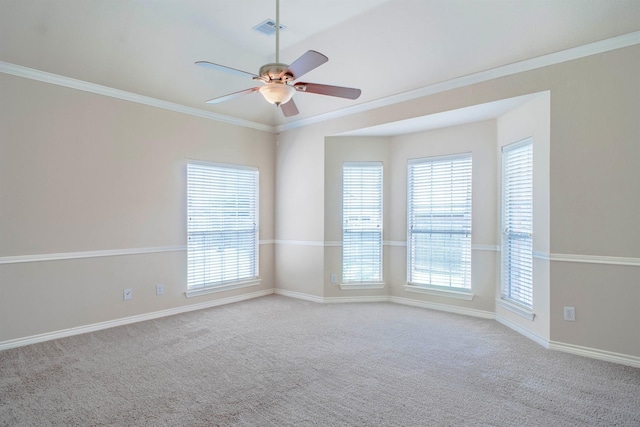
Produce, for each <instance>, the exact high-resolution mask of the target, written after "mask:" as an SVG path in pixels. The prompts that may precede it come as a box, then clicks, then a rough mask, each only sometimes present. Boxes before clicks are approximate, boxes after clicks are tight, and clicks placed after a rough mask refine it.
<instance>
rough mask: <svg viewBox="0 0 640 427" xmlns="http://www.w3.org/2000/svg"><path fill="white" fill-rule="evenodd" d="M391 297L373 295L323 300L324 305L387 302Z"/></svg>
mask: <svg viewBox="0 0 640 427" xmlns="http://www.w3.org/2000/svg"><path fill="white" fill-rule="evenodd" d="M387 301H389V297H388V296H386V295H371V296H361V297H327V298H323V299H322V302H324V303H342V302H387Z"/></svg>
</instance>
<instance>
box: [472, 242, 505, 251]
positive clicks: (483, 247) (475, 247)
mask: <svg viewBox="0 0 640 427" xmlns="http://www.w3.org/2000/svg"><path fill="white" fill-rule="evenodd" d="M471 250H472V251H490V252H500V246H499V245H478V244H475V243H474V244H472V245H471Z"/></svg>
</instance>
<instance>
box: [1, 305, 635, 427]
mask: <svg viewBox="0 0 640 427" xmlns="http://www.w3.org/2000/svg"><path fill="white" fill-rule="evenodd" d="M0 425H2V426H75V425H80V426H85V425H86V426H89V425H91V426H93V425H97V426H102V425H109V426H129V425H134V426H165V425H169V426H596V425H602V426H639V425H640V369H637V368H631V367H627V366H622V365H616V364H612V363H608V362H602V361H597V360H591V359H586V358H582V357H578V356H573V355H568V354H564V353H559V352H554V351H549V350H545V349H544V348H542V347H540V346H539V345H537V344H535V343H533V342H531V341H529V340H528V339H526V338H524V337H522V336H520V335H518V334H517V333H515V332H513V331H511V330H509V329H507V328H505V327H503V326H502V325H500V324H498V323H496V322H495V321H490V320H480V319H475V318H469V317H464V316H458V315H454V314H448V313H440V312H434V311H429V310H424V309H420V308H414V307H406V306H401V305H396V304H391V303H364V304H325V305H321V304H315V303H310V302H305V301H299V300H294V299H289V298H285V297H280V296H269V297H264V298H260V299H256V300H251V301H246V302H242V303H237V304H232V305H228V306H223V307H217V308H212V309H208V310H203V311H198V312H192V313H187V314H182V315H178V316H173V317H169V318H164V319H158V320H153V321H148V322H143V323H138V324H134V325H128V326H122V327H118V328H113V329H108V330H104V331H100V332H94V333H90V334H85V335H80V336H76V337H70V338H64V339H60V340H56V341H50V342H46V343H41V344H35V345H31V346H28V347H22V348H17V349H12V350H7V351H3V352H0Z"/></svg>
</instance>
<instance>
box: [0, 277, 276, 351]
mask: <svg viewBox="0 0 640 427" xmlns="http://www.w3.org/2000/svg"><path fill="white" fill-rule="evenodd" d="M271 294H273V289H266V290H263V291H256V292H251V293H247V294H242V295H237V296H233V297H228V298H221V299H216V300H211V301H205V302H201V303H198V304H189V305H184V306H180V307H175V308H169V309H166V310H160V311H154V312H151V313H145V314H139V315H136V316H130V317H123V318H121V319H115V320H108V321H106V322H100V323H93V324H90V325H85V326H78V327H75V328H68V329H63V330H60V331H54V332H47V333H44V334H38V335H32V336H29V337H24V338H18V339H14V340H8V341H2V342H0V351H2V350H8V349H10V348H16V347H22V346H25V345H30V344H36V343H39V342H44V341H50V340H55V339H58V338H65V337H70V336H73V335H80V334H86V333H88V332H95V331H100V330H102V329H109V328H113V327H116V326H122V325H129V324H131V323H137V322H144V321H145V320H153V319H158V318H160V317H167V316H173V315H175V314H180V313H187V312H189V311H196V310H202V309H205V308H211V307H216V306H219V305H225V304H231V303H234V302H240V301H245V300H249V299H253V298H259V297H263V296H267V295H271Z"/></svg>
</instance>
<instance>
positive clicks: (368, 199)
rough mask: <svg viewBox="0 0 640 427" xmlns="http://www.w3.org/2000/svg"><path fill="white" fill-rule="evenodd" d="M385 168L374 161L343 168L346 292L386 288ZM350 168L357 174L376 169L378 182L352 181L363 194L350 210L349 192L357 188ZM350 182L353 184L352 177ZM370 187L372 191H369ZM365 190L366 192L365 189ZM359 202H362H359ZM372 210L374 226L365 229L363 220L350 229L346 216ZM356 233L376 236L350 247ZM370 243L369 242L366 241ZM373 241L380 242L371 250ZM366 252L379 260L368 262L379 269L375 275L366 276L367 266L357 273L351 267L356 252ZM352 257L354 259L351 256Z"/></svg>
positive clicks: (342, 285)
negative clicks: (354, 289) (348, 203)
mask: <svg viewBox="0 0 640 427" xmlns="http://www.w3.org/2000/svg"><path fill="white" fill-rule="evenodd" d="M383 168H384V165H383V162H380V161H373V162H344V163H343V165H342V205H341V208H342V209H341V213H342V219H341V222H342V274H341V288H342V289H350V288H357V289H363V288H364V287H366V286H372V287H376V288H377V287H380V286H381V285H382V286H383V285H384V282H383V277H384V249H383V246H384V245H383V232H384V226H383V218H384V212H383V210H384V194H383V193H384V169H383ZM349 169H353V170H354V171H356V173H357V171H358V170H360V173H362V172H363V171H364V170H365V169H369V170H375V174H374V175H375V178H374V179H376V182H373V181H369V182H363V181H360V183H359V184H358V183H357V182H355V181H354V182H352V183H351V184H353V185H359V187H360V190H361V193H360V196H363V191H364V192H365V194H364V199H365V200H363V198H362V197H361V198H360V199H358V200H357V201H356V203H355V204H354V205H353V206H351V207H349V208H346V207H345V206H346V205H347V199H346V198H347V194H348V192H349V191H351V192H353V191H354V190H355V188H354V189H350V188H349V187H348V186H349V183H348V182H347V178H346V172H347V170H349ZM349 181H352V179H351V178H349ZM367 187H368V188H367ZM363 188H364V190H363ZM358 202H359V203H358ZM366 211H369V219H371V217H374V218H373V219H374V223H372V225H371V227H368V228H367V227H364V225H363V224H362V221H360V223H359V224H356V225H355V226H354V227H351V228H349V227H348V223H349V220H348V219H347V218H346V215H348V214H350V213H351V212H353V214H354V215H357V213H358V212H360V213H363V212H366ZM353 233H359V234H361V235H362V234H371V235H374V234H375V236H372V237H371V238H370V239H369V240H366V239H364V237H361V238H360V239H359V240H360V245H358V244H357V242H354V243H353V245H349V244H348V243H347V241H348V240H350V239H347V238H346V237H347V236H349V235H350V234H353ZM365 240H366V241H365ZM372 242H377V245H376V247H375V248H373V249H371V247H370V246H369V245H370V244H371V243H372ZM358 246H360V248H359V252H360V253H362V252H366V255H372V256H373V258H375V259H365V260H364V261H366V262H367V265H368V266H373V267H374V268H376V271H375V272H373V274H370V275H366V274H364V271H363V270H366V269H364V267H363V266H362V265H361V270H360V271H359V272H358V271H353V270H352V269H350V268H349V267H348V266H347V264H349V263H353V262H355V259H354V258H356V256H355V254H353V252H354V251H358ZM349 254H351V255H352V256H351V257H349ZM362 261H363V259H362V257H361V258H360V263H361V264H362Z"/></svg>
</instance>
